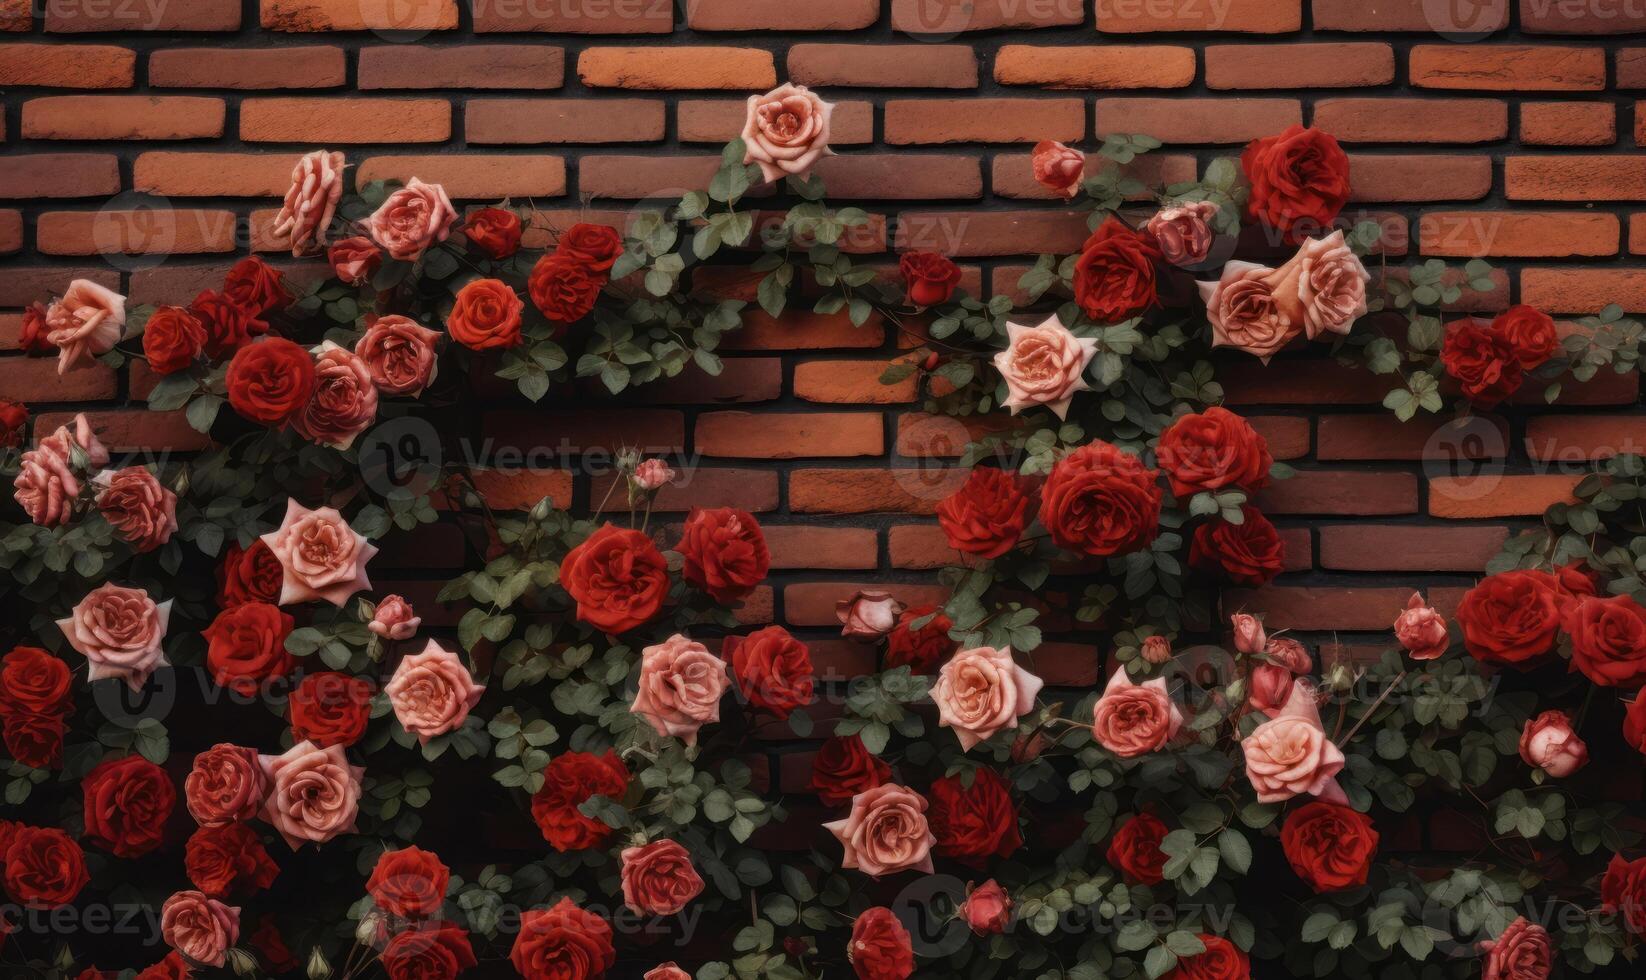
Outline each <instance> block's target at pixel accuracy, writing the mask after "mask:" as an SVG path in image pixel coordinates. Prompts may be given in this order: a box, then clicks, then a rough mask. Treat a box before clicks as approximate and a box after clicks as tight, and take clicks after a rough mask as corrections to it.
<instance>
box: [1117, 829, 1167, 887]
mask: <svg viewBox="0 0 1646 980" xmlns="http://www.w3.org/2000/svg"><path fill="white" fill-rule="evenodd" d="M1167 833H1169V831H1168V830H1167V829H1166V824H1165V822H1164V821H1162V820H1161V819H1160V818H1159V817H1157V816H1155V815H1154V814H1152V813H1139V814H1138V815H1137V816H1135V817H1133V818H1132V819H1130V820H1128V821H1126V823H1125V825H1124V826H1122V827H1121V828H1120V829H1119V830H1117V831H1115V832H1114V839H1112V840H1110V841H1109V850H1108V856H1107V860H1108V862H1109V866H1110V867H1112V868H1114V869H1115V870H1116V871H1119V872H1120V873H1121V874H1123V875H1125V876H1126V878H1127V879H1128V880H1130V881H1135V882H1138V883H1140V884H1144V885H1158V884H1160V883H1161V882H1162V881H1165V880H1166V875H1165V868H1166V853H1165V852H1164V851H1162V850H1161V849H1160V842H1161V841H1163V840H1165V839H1166V834H1167Z"/></svg>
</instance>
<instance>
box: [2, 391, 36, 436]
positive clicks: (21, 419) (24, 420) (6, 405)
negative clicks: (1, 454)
mask: <svg viewBox="0 0 1646 980" xmlns="http://www.w3.org/2000/svg"><path fill="white" fill-rule="evenodd" d="M28 424H29V410H28V407H27V406H25V405H24V404H23V403H22V402H17V401H12V400H11V399H10V398H0V447H10V446H21V445H22V444H23V427H24V426H26V425H28Z"/></svg>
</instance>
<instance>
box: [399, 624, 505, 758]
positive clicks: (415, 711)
mask: <svg viewBox="0 0 1646 980" xmlns="http://www.w3.org/2000/svg"><path fill="white" fill-rule="evenodd" d="M383 690H384V692H385V693H386V694H388V696H389V704H390V705H391V706H392V707H393V708H394V717H395V718H396V719H398V720H399V722H400V727H402V728H404V729H405V730H406V731H408V732H411V733H412V734H413V735H416V736H417V740H418V741H419V742H422V743H424V744H427V743H428V741H429V739H431V738H433V737H434V736H436V735H444V734H446V733H447V732H451V731H456V730H457V729H458V728H459V727H461V726H462V724H463V721H464V719H466V718H467V717H468V716H469V712H470V711H471V710H473V708H474V706H475V705H476V704H479V703H480V696H481V695H482V694H484V693H486V687H485V685H484V684H476V683H475V682H474V676H473V675H472V674H470V673H469V668H468V667H466V666H464V664H463V661H462V659H461V658H460V657H458V655H457V654H455V653H453V652H452V651H450V650H447V649H446V648H445V647H442V646H441V645H440V644H438V643H436V642H435V641H433V640H430V641H429V642H428V645H427V646H425V647H424V648H423V652H422V653H414V654H412V655H411V656H409V657H405V658H403V659H402V660H401V661H400V665H399V666H398V667H396V668H395V669H394V676H393V677H391V678H389V683H388V685H387V686H385V687H384V688H383Z"/></svg>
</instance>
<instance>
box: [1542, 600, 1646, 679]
mask: <svg viewBox="0 0 1646 980" xmlns="http://www.w3.org/2000/svg"><path fill="white" fill-rule="evenodd" d="M1561 625H1562V626H1563V627H1564V628H1565V630H1566V633H1567V635H1568V636H1570V637H1571V640H1572V663H1571V669H1572V670H1579V671H1582V672H1583V676H1585V677H1587V678H1589V680H1590V681H1592V682H1593V683H1595V684H1598V685H1600V686H1601V687H1624V688H1638V687H1640V686H1641V685H1642V684H1643V683H1646V607H1642V606H1641V605H1640V603H1638V602H1636V601H1635V600H1634V598H1633V597H1631V596H1627V595H1614V596H1607V597H1606V598H1604V599H1602V598H1600V597H1598V596H1585V597H1583V598H1582V599H1579V600H1577V601H1572V602H1566V603H1565V604H1564V606H1563V607H1562V617H1561Z"/></svg>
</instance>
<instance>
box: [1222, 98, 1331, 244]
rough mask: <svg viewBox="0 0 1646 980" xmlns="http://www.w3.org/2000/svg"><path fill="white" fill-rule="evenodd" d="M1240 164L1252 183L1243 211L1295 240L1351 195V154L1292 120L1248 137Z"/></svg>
mask: <svg viewBox="0 0 1646 980" xmlns="http://www.w3.org/2000/svg"><path fill="white" fill-rule="evenodd" d="M1240 169H1241V170H1243V171H1245V173H1246V180H1247V182H1249V183H1250V184H1251V188H1252V191H1251V197H1250V199H1249V200H1248V201H1247V204H1246V210H1247V213H1249V214H1250V215H1251V216H1252V217H1254V218H1256V219H1258V220H1259V221H1262V222H1263V223H1264V224H1266V225H1268V226H1269V227H1271V228H1274V229H1276V230H1278V231H1282V232H1285V233H1286V240H1287V241H1288V242H1292V243H1294V244H1295V243H1296V242H1300V241H1302V240H1303V239H1304V238H1307V237H1308V236H1309V235H1312V234H1315V233H1316V232H1319V231H1323V230H1324V229H1325V228H1326V227H1327V226H1328V225H1330V224H1331V223H1332V221H1333V220H1334V219H1335V218H1336V217H1337V213H1338V212H1339V211H1342V210H1343V205H1344V204H1347V203H1348V201H1349V158H1348V156H1347V155H1346V154H1345V153H1344V152H1343V148H1342V147H1340V146H1338V145H1337V140H1335V139H1333V138H1332V137H1331V136H1330V135H1329V134H1327V133H1323V132H1321V131H1320V130H1318V129H1313V128H1310V129H1304V128H1303V127H1302V126H1299V125H1295V124H1294V125H1292V126H1290V127H1288V128H1287V129H1286V131H1285V132H1283V133H1280V134H1279V135H1277V136H1266V137H1264V138H1262V139H1256V140H1252V142H1251V143H1250V144H1248V145H1247V147H1246V151H1245V152H1244V153H1242V154H1241V155H1240Z"/></svg>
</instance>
